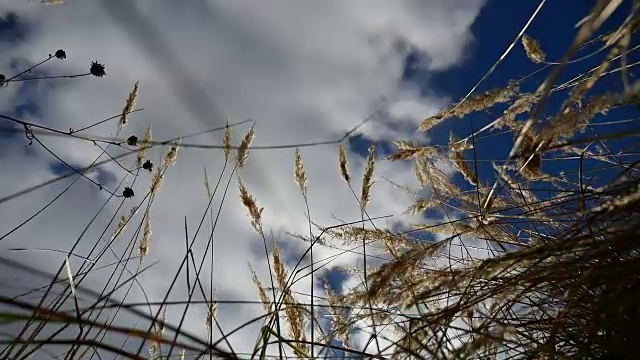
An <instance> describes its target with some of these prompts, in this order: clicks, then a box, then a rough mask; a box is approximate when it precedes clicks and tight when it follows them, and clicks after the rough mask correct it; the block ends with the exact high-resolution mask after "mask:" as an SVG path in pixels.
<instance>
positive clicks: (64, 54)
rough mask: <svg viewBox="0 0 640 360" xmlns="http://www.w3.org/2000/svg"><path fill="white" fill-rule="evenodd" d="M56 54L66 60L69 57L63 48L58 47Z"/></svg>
mask: <svg viewBox="0 0 640 360" xmlns="http://www.w3.org/2000/svg"><path fill="white" fill-rule="evenodd" d="M54 56H55V57H56V58H58V59H60V60H64V59H66V58H67V53H65V52H64V50H62V49H58V50H56V53H55V54H54Z"/></svg>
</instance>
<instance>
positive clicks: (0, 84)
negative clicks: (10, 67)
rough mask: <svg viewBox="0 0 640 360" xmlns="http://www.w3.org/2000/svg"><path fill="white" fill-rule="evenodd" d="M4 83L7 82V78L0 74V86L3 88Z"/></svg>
mask: <svg viewBox="0 0 640 360" xmlns="http://www.w3.org/2000/svg"><path fill="white" fill-rule="evenodd" d="M6 81H7V77H6V76H4V75H2V74H0V86H3V85H4V84H5V82H6Z"/></svg>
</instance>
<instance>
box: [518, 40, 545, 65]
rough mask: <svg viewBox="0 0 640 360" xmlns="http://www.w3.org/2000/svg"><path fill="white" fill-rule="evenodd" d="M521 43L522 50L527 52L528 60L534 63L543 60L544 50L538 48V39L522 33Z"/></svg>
mask: <svg viewBox="0 0 640 360" xmlns="http://www.w3.org/2000/svg"><path fill="white" fill-rule="evenodd" d="M522 45H523V46H524V51H525V53H526V54H527V57H528V58H529V60H531V61H533V62H534V63H541V62H544V58H545V55H544V52H543V51H542V49H541V48H540V43H539V42H538V40H535V39H534V38H532V37H530V36H528V35H527V34H524V35H522Z"/></svg>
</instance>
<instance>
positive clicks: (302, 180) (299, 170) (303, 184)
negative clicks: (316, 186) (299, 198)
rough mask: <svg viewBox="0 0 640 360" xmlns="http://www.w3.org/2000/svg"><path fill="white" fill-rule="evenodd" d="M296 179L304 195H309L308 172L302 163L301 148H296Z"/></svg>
mask: <svg viewBox="0 0 640 360" xmlns="http://www.w3.org/2000/svg"><path fill="white" fill-rule="evenodd" d="M294 180H295V182H296V184H298V187H299V188H300V192H301V193H302V195H303V196H306V195H307V174H306V172H305V171H304V166H303V165H302V157H301V156H300V150H299V149H296V161H295V177H294Z"/></svg>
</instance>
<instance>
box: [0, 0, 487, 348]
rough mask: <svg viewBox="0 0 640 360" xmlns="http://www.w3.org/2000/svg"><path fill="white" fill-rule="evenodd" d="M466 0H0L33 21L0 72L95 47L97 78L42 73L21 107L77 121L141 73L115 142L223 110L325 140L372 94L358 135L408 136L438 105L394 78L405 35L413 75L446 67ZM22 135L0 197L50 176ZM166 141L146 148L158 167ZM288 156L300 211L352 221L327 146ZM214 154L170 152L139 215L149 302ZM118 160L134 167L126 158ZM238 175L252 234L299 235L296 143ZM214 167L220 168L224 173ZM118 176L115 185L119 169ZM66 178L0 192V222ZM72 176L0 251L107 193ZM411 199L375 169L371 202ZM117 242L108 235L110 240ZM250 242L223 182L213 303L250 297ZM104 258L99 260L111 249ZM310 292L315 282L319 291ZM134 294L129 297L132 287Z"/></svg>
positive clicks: (76, 60)
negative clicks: (145, 236)
mask: <svg viewBox="0 0 640 360" xmlns="http://www.w3.org/2000/svg"><path fill="white" fill-rule="evenodd" d="M481 5H482V1H480V0H474V1H468V0H455V1H452V0H430V1H394V2H388V1H351V2H344V1H323V2H284V1H269V2H264V1H257V0H255V1H254V0H246V1H233V2H230V1H212V0H211V1H205V0H202V1H191V2H176V1H168V0H167V1H158V0H140V1H135V2H132V1H112V0H109V1H106V0H104V1H98V0H91V1H89V0H75V1H73V0H68V1H67V2H66V3H65V4H64V5H61V6H42V5H39V4H37V3H27V2H24V1H22V0H10V1H8V2H7V1H5V2H3V4H2V5H0V10H2V11H6V10H9V9H13V10H15V11H17V12H18V14H19V15H20V16H21V17H23V18H24V19H26V20H27V21H29V23H30V24H31V25H32V28H33V29H34V31H33V33H32V34H31V35H30V36H29V37H28V38H27V40H26V41H25V42H23V43H20V45H19V46H18V47H17V48H11V49H9V48H7V49H1V50H2V51H3V54H7V56H4V57H3V60H2V61H1V62H0V66H1V68H0V69H2V70H1V71H5V70H4V69H8V63H9V61H10V59H11V58H12V57H16V56H21V57H25V58H27V59H29V60H30V61H31V62H36V61H38V60H39V59H41V58H43V57H44V56H46V55H47V54H48V53H49V52H53V51H55V50H56V49H58V48H63V49H65V50H66V52H67V55H68V59H67V60H64V61H57V60H55V61H51V62H50V63H48V64H47V65H46V67H45V69H47V71H48V72H49V73H51V74H58V73H80V72H85V71H87V69H88V66H89V64H90V62H91V61H94V60H97V61H99V62H101V63H104V64H106V72H107V75H106V77H105V78H102V79H95V78H93V77H87V78H80V79H73V80H64V79H63V80H58V81H56V82H55V84H56V86H55V87H54V88H53V90H52V92H51V94H50V95H49V97H48V98H47V99H46V101H44V100H43V101H40V103H39V105H40V106H41V107H42V114H43V118H42V119H39V118H27V119H24V120H28V121H33V122H36V123H43V124H47V126H52V127H57V128H60V129H68V128H70V127H71V128H75V129H78V128H81V127H83V126H86V125H89V124H91V123H93V122H95V121H98V120H100V119H103V118H106V117H108V116H112V115H114V114H116V113H118V112H119V111H120V109H121V108H122V106H123V105H124V100H125V99H126V97H127V95H128V93H129V91H130V89H131V87H132V86H133V83H134V82H135V81H138V80H139V81H140V93H139V98H138V106H140V107H144V108H145V110H144V111H142V112H140V113H136V114H133V115H132V116H131V119H130V122H129V124H128V125H127V127H125V128H124V130H123V133H122V134H121V137H127V136H129V135H130V134H132V133H135V134H137V135H138V136H139V137H142V134H143V132H144V129H145V128H146V127H147V126H149V125H150V126H152V128H153V134H154V138H155V139H156V140H161V139H167V138H171V137H174V136H178V135H182V134H189V133H194V132H198V131H203V130H205V129H207V128H212V127H216V126H221V125H223V124H224V121H225V118H226V117H229V118H230V119H231V121H232V122H233V121H240V120H244V119H253V120H255V121H256V140H255V143H254V144H255V145H276V144H283V143H302V142H311V141H319V140H328V139H336V138H339V137H340V136H342V134H344V132H346V131H347V130H349V129H350V128H352V127H353V126H355V125H357V124H358V123H360V122H361V121H362V120H363V119H364V118H366V117H367V116H368V115H369V114H371V113H372V112H373V111H374V110H377V107H378V106H380V104H382V103H383V101H382V99H386V100H385V101H386V104H387V106H388V107H387V108H386V109H384V110H385V112H386V114H387V116H384V117H381V118H380V119H383V120H384V121H380V120H374V121H372V122H371V123H368V124H367V125H366V126H365V127H364V128H363V130H364V131H365V132H366V133H367V136H368V137H370V138H372V139H377V140H384V139H392V138H394V137H397V136H401V137H405V136H413V134H411V133H408V131H409V130H408V125H411V124H413V125H415V124H417V122H418V121H420V120H421V119H422V118H424V117H426V116H428V115H429V114H430V113H432V112H434V111H435V109H436V107H437V106H438V105H439V104H440V102H441V99H433V98H423V97H421V96H420V95H419V94H418V91H417V90H416V89H412V88H409V87H407V86H405V85H401V84H400V82H399V80H400V77H401V75H402V69H403V61H404V57H405V56H406V54H407V51H408V48H409V47H415V48H416V49H419V50H420V51H422V52H424V53H425V54H427V57H428V58H429V60H430V61H429V63H427V64H425V68H426V69H427V70H441V69H446V68H447V67H449V66H451V65H453V64H456V63H458V62H459V61H461V59H462V54H463V53H464V49H465V47H466V46H467V44H468V42H469V41H470V40H471V39H472V35H471V34H470V33H469V26H470V25H471V23H472V22H473V20H474V19H475V17H476V15H477V13H478V11H479V9H480V7H481ZM5 51H6V52H5ZM16 85H17V84H12V85H10V87H9V88H7V89H2V92H1V93H0V97H2V98H3V100H2V102H0V104H1V105H2V106H3V108H2V109H3V110H4V111H7V110H8V109H10V108H11V106H12V104H11V103H10V102H6V101H5V100H4V98H5V97H6V96H8V95H7V94H9V92H10V91H13V90H12V89H13V88H14V87H17V86H16ZM390 124H391V125H390ZM114 129H115V126H114V123H109V124H104V125H101V126H99V127H95V128H93V129H91V130H88V131H87V133H88V134H93V135H100V136H109V135H111V134H113V133H114ZM247 130H248V124H247V126H243V127H241V128H234V138H235V140H236V142H237V141H239V140H240V139H241V137H242V136H243V135H244V132H245V131H247ZM20 140H21V138H17V140H16V144H14V145H12V149H10V150H9V155H8V156H5V157H1V158H0V161H1V162H2V164H1V166H2V168H3V169H5V171H3V175H2V180H1V181H2V188H1V190H0V196H2V197H4V196H6V195H8V194H11V193H13V192H15V191H18V190H21V189H24V188H26V187H28V186H30V185H32V184H37V183H39V182H42V181H45V180H47V179H49V178H50V177H52V176H53V175H52V174H50V173H49V171H48V167H47V164H49V162H51V161H53V160H54V159H53V158H52V157H51V155H50V154H48V153H46V152H44V151H43V150H42V149H36V148H37V147H38V145H37V144H34V145H33V149H35V150H33V151H35V153H36V155H35V156H27V155H25V151H24V150H23V149H22V148H20V145H19V144H20ZM42 141H43V142H45V143H46V145H47V146H48V147H49V148H50V149H51V150H52V151H54V152H55V153H56V154H57V155H59V156H60V157H61V158H63V159H65V160H66V161H68V162H70V163H74V164H77V163H81V164H88V163H90V162H91V161H93V160H94V159H95V157H96V156H98V155H99V154H100V149H99V148H97V147H96V146H93V145H91V144H90V143H81V142H78V141H71V140H69V139H65V138H53V137H42ZM189 142H198V143H208V144H211V143H216V144H219V143H221V136H220V134H214V135H205V136H202V137H199V138H194V139H190V140H189ZM165 151H166V149H164V150H154V156H155V157H154V158H153V159H154V162H155V163H156V164H157V163H158V159H159V157H160V156H163V154H164V152H165ZM301 154H302V157H303V160H304V163H305V166H306V168H307V172H308V177H309V202H310V208H311V217H312V219H313V220H314V221H316V222H318V223H320V224H323V225H330V224H335V222H336V220H334V219H333V218H332V217H333V216H335V217H336V218H339V219H343V220H346V221H353V220H357V219H358V218H359V216H360V215H359V210H358V203H357V201H356V199H355V198H354V197H353V195H352V194H351V192H350V190H349V188H348V187H347V186H346V184H344V182H343V181H342V180H341V179H340V177H339V175H338V166H337V155H336V149H335V147H334V146H324V147H310V148H303V149H302V151H301ZM349 155H350V165H349V166H350V170H351V171H352V175H353V178H354V180H353V181H354V190H355V191H356V193H357V194H358V193H359V181H360V176H361V174H362V172H363V167H364V160H365V159H362V158H359V157H357V156H356V155H355V154H349ZM222 160H223V157H222V154H221V152H219V151H212V150H208V151H207V150H197V149H187V148H183V149H181V150H180V152H179V155H178V161H177V164H176V165H175V166H174V167H173V168H171V169H170V170H169V172H168V173H167V177H166V179H165V182H164V184H163V187H162V189H161V193H160V195H159V196H158V198H157V199H156V201H155V203H154V206H153V208H152V211H151V213H152V226H153V239H152V244H151V249H150V255H149V257H148V260H145V263H146V262H147V261H149V262H151V261H154V260H159V261H160V263H159V265H158V266H156V267H154V268H152V269H151V270H149V271H148V272H147V273H145V274H144V275H143V276H141V278H140V281H141V283H142V284H143V285H144V286H145V290H146V291H147V293H148V294H149V296H150V297H151V298H152V299H154V300H156V301H158V300H161V298H162V295H163V294H164V290H165V289H166V288H167V286H168V281H169V280H167V279H171V278H172V275H173V273H174V272H175V270H176V269H177V266H178V265H179V263H180V261H181V258H182V256H183V254H184V250H185V245H184V225H183V222H184V217H185V216H186V217H187V218H188V222H189V232H190V234H193V233H194V231H195V229H196V227H197V224H198V222H199V220H200V217H201V214H202V211H203V209H204V207H205V206H206V199H205V195H204V194H205V190H204V187H203V178H202V175H201V174H202V168H203V166H204V165H206V166H207V169H208V173H209V176H210V180H209V181H210V183H211V184H212V186H213V185H214V184H215V182H216V179H217V176H218V175H219V173H220V171H221V169H222ZM123 165H125V166H131V161H129V162H127V161H125V162H123ZM107 168H108V169H109V170H110V171H112V172H114V173H116V174H117V175H118V179H121V178H122V176H123V175H124V172H123V171H122V169H121V168H120V167H118V166H117V165H115V164H110V165H108V166H107ZM376 172H377V176H385V177H388V178H391V179H393V180H394V181H397V182H399V183H405V184H410V183H412V182H413V179H412V174H411V167H410V166H407V165H406V164H395V163H394V164H391V163H385V164H381V165H380V166H379V167H378V169H377V170H376ZM241 173H242V176H243V179H244V181H245V184H246V186H247V188H248V189H249V191H250V192H251V193H252V194H253V196H254V197H255V198H256V200H257V202H258V203H259V205H260V206H264V208H265V210H264V220H265V227H266V228H267V229H269V228H273V229H275V230H276V233H277V231H278V230H281V229H287V230H290V231H293V232H297V233H305V232H307V233H308V228H307V223H306V220H305V218H304V203H303V201H302V199H301V197H300V196H299V194H297V190H296V186H295V184H294V183H293V149H288V150H262V151H257V150H254V151H252V152H251V154H250V156H249V161H248V164H247V166H246V168H245V169H243V170H242V171H241ZM228 176H229V169H228V168H227V171H226V175H225V178H224V181H226V179H227V177H228ZM141 178H142V179H139V180H137V184H136V185H135V187H134V188H135V189H136V193H137V195H136V197H134V200H135V201H140V200H141V198H142V194H143V192H144V190H145V189H146V187H147V186H148V178H149V176H148V175H142V176H141ZM224 181H223V185H224ZM125 183H126V184H130V183H131V180H127V181H125ZM66 184H68V180H66V181H64V182H61V183H58V184H56V185H52V186H50V187H47V188H44V189H41V190H38V191H36V192H34V193H31V194H29V195H27V196H24V197H21V198H19V199H17V200H13V201H11V202H8V203H4V204H2V206H0V218H2V228H3V229H9V228H12V227H14V226H16V225H17V224H18V223H20V222H21V221H23V220H24V219H26V218H27V217H28V216H30V215H31V214H32V213H33V212H34V211H35V210H37V209H39V208H40V207H41V206H42V205H43V204H45V203H46V202H47V201H49V200H50V199H51V198H53V197H54V196H56V195H57V194H58V193H59V191H61V189H62V188H63V187H64V185H66ZM77 184H78V185H76V186H75V187H74V188H73V189H72V190H71V191H70V192H69V193H67V194H66V195H64V196H63V197H62V198H61V199H60V200H58V201H57V202H56V204H55V205H54V206H53V207H52V208H50V209H49V210H47V211H45V212H44V213H42V214H41V215H40V216H38V217H37V218H36V219H35V220H33V221H32V222H31V223H29V224H28V225H27V226H25V227H24V228H22V229H20V230H19V231H17V232H16V233H14V234H13V235H11V236H10V237H8V238H7V239H5V240H3V241H2V242H0V247H2V248H3V249H6V248H10V247H18V246H19V247H42V246H46V247H50V248H57V249H64V250H66V249H68V248H69V247H70V245H71V244H72V243H73V242H74V241H75V239H76V238H77V236H78V235H79V234H80V232H81V231H82V228H83V226H85V224H86V223H87V222H88V221H89V220H90V217H91V216H92V215H93V214H94V213H95V211H97V209H98V208H99V206H100V205H101V203H102V201H104V200H105V199H106V198H105V195H106V193H105V192H101V193H98V191H97V190H96V187H95V186H94V185H92V184H89V183H88V181H86V180H84V179H81V180H80V181H78V183H77ZM221 194H222V191H219V193H218V194H217V196H216V199H215V200H214V203H213V208H214V211H215V210H217V207H218V206H219V205H220V197H219V196H220V195H221ZM135 201H134V202H135ZM132 203H133V202H132V201H131V200H129V201H126V202H125V206H124V207H123V209H122V210H120V213H119V214H118V216H120V215H121V214H126V213H128V211H129V209H130V207H131V204H132ZM118 204H119V201H112V202H111V203H110V204H109V206H108V209H107V211H106V213H105V214H104V215H101V217H100V218H99V221H98V223H97V224H96V225H95V226H93V227H92V228H90V231H89V232H88V234H87V235H86V238H85V239H83V246H82V248H83V250H87V249H88V248H89V247H90V245H92V244H93V242H94V241H95V239H96V238H97V237H98V236H99V234H100V231H101V230H102V229H104V226H105V224H106V223H107V222H108V219H109V216H110V215H112V214H113V212H114V211H115V209H116V207H117V206H118ZM409 204H410V198H409V197H407V196H403V195H399V191H398V190H396V189H393V187H392V186H390V185H388V184H386V183H385V182H384V181H383V180H382V179H381V178H378V180H377V182H376V185H375V186H374V190H373V198H372V204H371V208H370V212H369V214H370V215H371V216H372V217H373V216H380V215H386V214H393V215H399V214H400V213H401V212H403V211H404V210H405V209H406V207H407V206H408V205H409ZM139 215H140V214H139ZM382 223H383V222H382ZM206 224H208V223H207V222H205V227H204V229H203V231H202V233H201V236H200V237H199V239H198V241H197V244H198V245H197V250H196V251H194V253H195V256H196V260H197V261H199V260H200V259H201V256H203V254H202V252H201V251H202V250H203V249H204V245H203V244H204V243H205V241H206V237H207V234H208V231H209V228H208V225H206ZM133 225H134V224H132V226H131V227H132V228H133V227H134V226H133ZM113 226H114V225H112V226H111V227H112V228H113ZM130 230H131V229H130ZM131 231H133V230H131ZM127 234H128V235H131V234H133V232H130V233H127ZM107 236H108V235H107ZM129 239H130V238H128V237H123V238H122V239H120V240H119V241H120V242H122V244H121V245H120V246H124V244H125V243H126V242H127V241H129ZM88 244H90V245H88ZM102 246H103V245H102ZM261 246H262V245H261V240H260V239H259V237H257V236H256V235H255V234H254V233H253V232H252V230H251V228H250V225H249V218H248V217H247V215H246V211H245V209H244V208H242V206H241V204H240V202H239V201H238V195H237V186H236V182H235V180H232V182H231V187H230V192H229V194H228V196H227V199H226V200H225V204H224V208H223V210H222V215H221V218H220V220H219V223H218V225H217V228H216V231H215V253H216V255H215V266H214V272H213V273H214V283H215V285H216V287H217V289H218V294H219V296H220V297H221V298H223V297H226V298H225V300H230V299H236V300H253V299H255V298H256V291H255V289H254V287H253V285H252V283H251V280H250V273H249V271H248V268H247V261H250V262H251V263H253V264H254V266H255V267H256V269H257V270H259V272H260V274H261V276H262V277H263V279H266V273H265V270H266V261H265V257H264V254H263V253H261V252H260V249H261ZM304 246H305V245H304V244H302V243H297V244H295V245H293V249H294V250H297V251H298V252H299V253H301V252H302V251H303V250H304ZM199 251H200V252H199ZM336 253H337V250H332V249H321V248H317V250H316V251H315V254H314V255H315V256H316V259H318V258H320V257H326V256H330V255H334V254H336ZM16 258H20V259H23V260H28V261H31V260H30V259H38V263H39V264H42V266H43V267H48V268H57V266H59V264H60V261H61V258H60V257H59V256H56V255H54V254H49V253H38V254H35V253H28V254H26V253H21V254H19V255H16ZM107 259H108V261H111V260H113V259H112V256H111V255H109V256H107ZM357 259H358V256H356V255H348V254H347V255H343V256H341V257H339V258H337V260H335V261H334V262H333V263H334V264H336V265H349V264H354V262H355V261H357ZM133 268H134V267H133V266H131V269H133ZM204 273H205V275H204V278H203V283H205V284H208V273H209V270H208V260H207V263H205V270H204ZM192 275H193V274H192ZM192 278H193V277H192ZM181 279H182V281H179V283H181V285H180V286H179V287H178V290H174V292H173V293H172V298H176V299H183V298H184V293H185V292H186V285H185V284H184V274H183V275H181ZM305 283H306V284H304V283H303V284H301V285H300V286H301V287H302V288H301V289H308V288H309V282H308V280H306V281H305ZM318 286H319V285H318ZM317 291H318V292H320V291H321V289H320V288H319V287H318V290H317ZM131 296H132V297H131V299H135V300H139V299H140V294H139V292H138V291H136V290H135V287H134V290H133V293H132V295H131ZM198 311H200V313H199V314H198V313H194V314H193V316H190V317H189V318H188V321H187V324H186V325H187V328H189V329H191V330H193V331H194V332H196V333H199V334H202V331H204V328H203V319H202V318H198V316H199V315H202V314H204V313H203V312H202V309H198ZM179 312H180V310H179V309H178V308H175V309H173V308H170V309H169V319H170V320H171V321H172V322H173V321H178V320H179ZM259 312H260V309H259V308H258V307H251V306H241V305H234V306H221V310H220V312H219V318H220V321H221V323H222V325H223V327H224V329H225V331H228V330H229V329H230V328H231V327H232V326H237V325H239V324H240V323H242V321H243V320H245V319H248V318H250V317H251V316H255V315H257V314H259ZM202 316H203V315H202ZM232 341H233V342H234V345H235V346H238V347H243V348H246V347H247V346H252V345H253V340H252V339H251V335H248V336H247V335H244V336H235V337H232Z"/></svg>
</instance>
